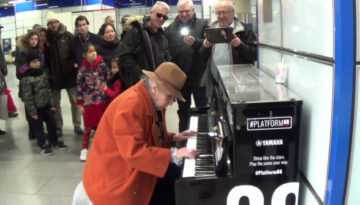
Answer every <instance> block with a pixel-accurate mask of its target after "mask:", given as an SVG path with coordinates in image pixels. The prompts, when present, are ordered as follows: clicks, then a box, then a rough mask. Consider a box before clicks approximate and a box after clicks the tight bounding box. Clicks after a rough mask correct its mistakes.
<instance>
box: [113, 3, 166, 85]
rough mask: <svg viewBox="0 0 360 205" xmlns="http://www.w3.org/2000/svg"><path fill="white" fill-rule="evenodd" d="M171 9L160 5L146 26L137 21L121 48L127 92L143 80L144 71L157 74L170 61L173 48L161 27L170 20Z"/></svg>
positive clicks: (156, 7)
mask: <svg viewBox="0 0 360 205" xmlns="http://www.w3.org/2000/svg"><path fill="white" fill-rule="evenodd" d="M169 11H170V7H169V5H168V4H167V3H165V2H163V1H157V2H156V3H155V4H154V6H153V7H152V9H151V11H150V15H149V16H144V18H143V22H139V21H134V22H133V23H132V28H131V30H130V31H128V32H127V33H126V34H125V36H124V39H123V40H122V41H121V44H120V49H119V50H120V55H119V66H120V68H121V70H122V77H123V79H122V83H123V87H124V89H127V88H129V87H130V86H132V85H134V84H135V83H136V82H138V81H139V80H140V76H141V70H142V69H145V70H149V71H154V70H155V69H156V68H157V67H158V66H159V65H160V64H161V63H163V62H165V61H169V60H170V52H169V45H168V42H167V40H166V37H165V34H164V31H163V30H162V28H161V26H162V25H163V24H164V23H165V21H166V20H167V19H168V16H167V15H168V13H169Z"/></svg>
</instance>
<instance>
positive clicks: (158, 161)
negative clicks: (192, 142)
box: [0, 0, 256, 204]
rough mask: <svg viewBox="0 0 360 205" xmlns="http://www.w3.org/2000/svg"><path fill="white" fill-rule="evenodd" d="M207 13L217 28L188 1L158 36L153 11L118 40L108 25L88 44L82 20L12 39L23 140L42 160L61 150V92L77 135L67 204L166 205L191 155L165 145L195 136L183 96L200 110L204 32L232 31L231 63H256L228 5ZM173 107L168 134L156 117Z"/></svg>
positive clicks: (250, 35)
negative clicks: (174, 126) (80, 171)
mask: <svg viewBox="0 0 360 205" xmlns="http://www.w3.org/2000/svg"><path fill="white" fill-rule="evenodd" d="M215 11H216V16H217V21H216V22H213V23H211V24H209V22H208V21H207V20H204V19H201V18H198V17H197V16H196V14H195V10H194V5H193V2H192V0H179V1H178V4H177V12H178V15H177V16H176V18H175V20H174V21H173V22H172V23H171V24H170V25H169V26H168V27H167V28H165V29H164V28H163V25H164V23H165V21H166V20H168V18H169V17H168V14H169V12H170V7H169V5H168V4H167V3H165V2H163V1H157V2H156V3H155V4H154V5H153V7H152V8H151V10H150V12H149V13H148V14H146V15H145V16H141V17H139V16H132V15H125V16H124V17H123V18H122V19H121V24H123V25H124V27H123V33H122V34H121V35H118V34H117V31H116V29H115V26H114V23H115V21H114V18H113V17H108V18H106V19H105V23H104V24H103V25H102V26H101V27H100V29H99V31H98V33H97V34H94V33H91V32H89V21H88V19H87V18H86V17H85V16H78V17H77V18H76V20H75V27H76V32H75V34H72V33H70V32H69V31H67V29H66V26H65V25H64V24H63V23H62V22H61V21H60V20H61V19H59V18H58V16H57V15H56V13H53V12H51V11H49V13H48V16H47V20H48V22H47V28H43V27H41V26H40V27H39V26H36V27H34V28H33V29H32V30H30V31H29V32H28V33H27V34H26V35H24V36H22V37H20V38H19V39H18V51H17V55H16V70H17V72H16V76H17V78H18V79H19V80H20V88H19V97H20V98H21V99H22V101H23V102H24V105H25V115H26V119H27V121H28V127H29V139H33V138H34V139H36V140H37V144H38V146H39V147H40V148H41V153H43V154H47V155H51V154H53V152H52V149H54V148H56V149H57V148H58V149H67V145H66V144H65V143H64V140H63V138H62V135H63V131H62V129H63V119H62V112H61V106H60V101H61V91H62V90H66V92H67V95H68V98H69V101H70V104H71V115H72V123H73V127H74V132H75V133H76V134H78V135H83V144H82V150H81V153H80V160H83V161H86V164H85V168H84V177H83V181H82V182H81V183H79V185H78V186H77V188H76V190H75V194H74V204H174V203H175V202H174V201H175V196H174V182H175V180H176V179H177V178H178V177H179V176H180V174H179V173H180V172H181V171H180V169H179V166H178V164H177V162H178V161H179V160H181V159H182V158H184V157H190V158H194V157H196V155H197V152H196V150H188V149H187V148H186V147H179V146H177V147H176V146H174V145H175V144H176V142H181V141H185V140H186V139H187V138H189V137H191V136H194V135H195V134H196V133H195V132H192V131H189V130H186V129H187V126H188V123H189V115H190V106H191V96H192V95H193V98H194V100H195V105H196V106H197V107H203V106H206V105H207V103H208V100H207V96H206V88H205V86H204V85H201V83H200V82H201V81H202V78H204V73H205V71H206V69H207V64H208V61H209V58H210V56H211V53H212V51H213V50H215V49H216V46H217V45H216V44H214V43H213V42H211V41H209V40H208V39H207V38H206V35H205V30H206V29H208V28H223V27H231V28H233V31H234V32H233V33H234V36H233V39H232V40H231V42H230V43H229V46H231V50H232V59H233V62H234V63H254V61H255V60H256V36H255V34H254V32H253V31H252V30H250V29H247V28H246V27H245V26H244V24H242V23H241V22H240V21H239V20H238V19H237V18H236V16H235V7H234V4H233V3H232V2H231V1H221V2H218V3H217V4H216V6H215ZM184 28H186V29H187V30H188V32H187V33H183V32H182V30H183V29H184ZM120 36H121V38H119V37H120ZM5 75H6V74H5ZM205 77H206V76H205ZM1 79H3V78H2V76H0V80H1ZM0 91H1V92H4V90H3V89H2V90H0ZM175 99H177V103H178V107H179V109H178V116H179V134H175V133H170V132H168V131H167V129H166V122H165V109H166V107H167V106H169V105H171V104H172V103H173V102H174V101H175ZM81 116H83V121H84V130H83V129H82V128H81ZM44 123H45V124H46V128H47V131H46V132H45V131H44V125H43V124H44ZM94 130H96V132H95V135H94V141H93V143H92V145H91V148H90V151H89V147H90V146H89V139H90V137H91V133H93V131H94ZM177 145H179V144H177Z"/></svg>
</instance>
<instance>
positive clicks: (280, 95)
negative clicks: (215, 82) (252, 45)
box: [217, 65, 301, 104]
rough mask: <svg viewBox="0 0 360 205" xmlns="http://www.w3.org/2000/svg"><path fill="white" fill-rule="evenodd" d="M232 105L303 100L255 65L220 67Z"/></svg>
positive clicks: (221, 76)
mask: <svg viewBox="0 0 360 205" xmlns="http://www.w3.org/2000/svg"><path fill="white" fill-rule="evenodd" d="M217 67H218V72H219V75H220V79H221V81H222V84H223V85H224V87H225V89H226V92H227V95H228V96H229V98H230V101H231V102H230V103H231V104H238V103H266V102H286V101H300V100H301V99H300V98H299V97H298V96H297V95H296V94H294V93H293V92H291V91H290V90H289V89H287V88H286V87H285V86H283V85H281V84H277V83H275V81H274V79H273V78H271V77H270V76H268V75H267V74H266V73H264V72H263V71H261V70H259V69H258V68H256V67H255V66H253V65H219V66H217Z"/></svg>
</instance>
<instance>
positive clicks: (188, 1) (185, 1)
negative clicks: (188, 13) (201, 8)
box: [176, 0, 194, 7]
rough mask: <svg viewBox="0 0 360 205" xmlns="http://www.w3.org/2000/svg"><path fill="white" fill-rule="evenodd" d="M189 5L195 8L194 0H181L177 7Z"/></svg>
mask: <svg viewBox="0 0 360 205" xmlns="http://www.w3.org/2000/svg"><path fill="white" fill-rule="evenodd" d="M187 3H188V4H190V6H191V7H194V2H193V1H192V0H179V1H178V3H177V5H176V6H177V7H179V6H181V5H184V4H187Z"/></svg>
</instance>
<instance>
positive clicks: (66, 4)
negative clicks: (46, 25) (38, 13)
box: [48, 0, 81, 7]
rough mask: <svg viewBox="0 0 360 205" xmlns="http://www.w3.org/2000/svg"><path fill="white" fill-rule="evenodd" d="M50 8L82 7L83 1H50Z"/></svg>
mask: <svg viewBox="0 0 360 205" xmlns="http://www.w3.org/2000/svg"><path fill="white" fill-rule="evenodd" d="M48 5H49V7H56V6H57V7H69V6H81V0H67V1H64V0H51V1H50V0H49V1H48Z"/></svg>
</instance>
